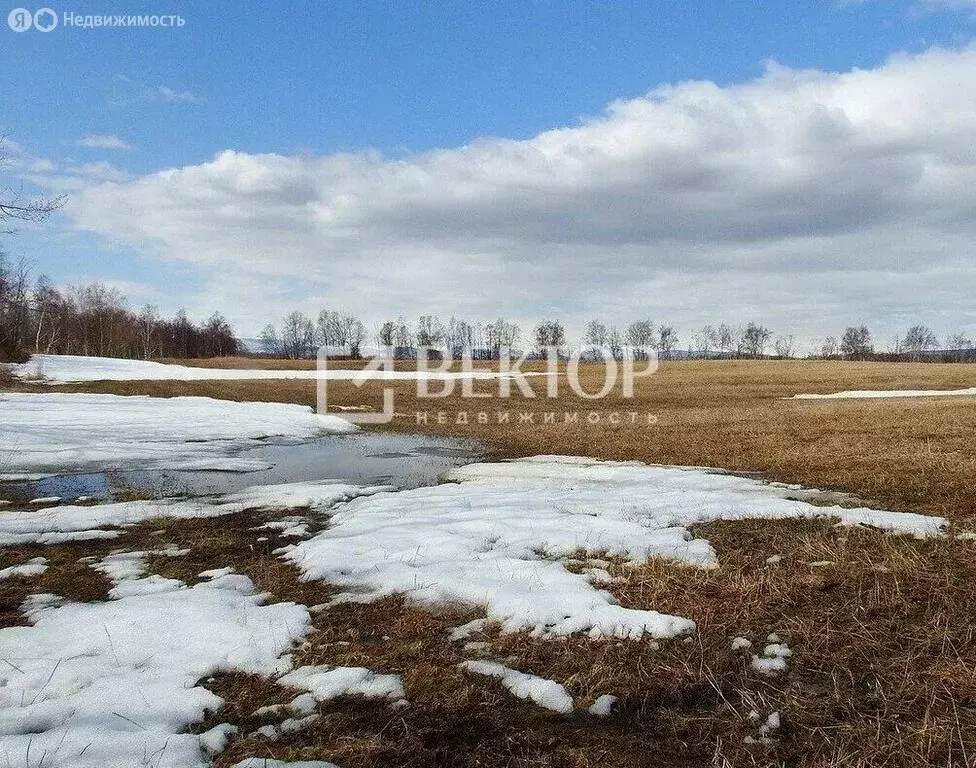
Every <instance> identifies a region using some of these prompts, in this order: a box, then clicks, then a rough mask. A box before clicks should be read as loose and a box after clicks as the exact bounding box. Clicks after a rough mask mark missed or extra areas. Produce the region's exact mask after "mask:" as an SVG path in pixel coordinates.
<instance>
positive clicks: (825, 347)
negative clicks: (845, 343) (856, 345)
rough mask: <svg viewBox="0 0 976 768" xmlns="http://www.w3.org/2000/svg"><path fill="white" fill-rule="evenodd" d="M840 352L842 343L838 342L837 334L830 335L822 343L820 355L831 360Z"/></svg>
mask: <svg viewBox="0 0 976 768" xmlns="http://www.w3.org/2000/svg"><path fill="white" fill-rule="evenodd" d="M838 354H840V345H839V344H838V343H837V337H836V336H828V337H827V338H826V339H824V340H823V343H822V344H821V345H820V357H822V358H824V359H825V360H829V359H830V358H832V357H837V355H838Z"/></svg>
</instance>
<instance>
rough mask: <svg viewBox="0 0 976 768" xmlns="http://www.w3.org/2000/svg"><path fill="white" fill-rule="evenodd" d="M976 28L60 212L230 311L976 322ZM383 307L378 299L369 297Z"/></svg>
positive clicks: (208, 171) (233, 162) (276, 159)
mask: <svg viewBox="0 0 976 768" xmlns="http://www.w3.org/2000/svg"><path fill="white" fill-rule="evenodd" d="M974 132H976V48H967V49H965V50H962V51H945V50H931V51H929V52H927V53H925V54H922V55H918V56H904V55H900V56H895V57H893V58H892V59H891V60H890V61H888V62H887V63H886V64H884V65H883V66H881V67H879V68H877V69H874V70H856V71H853V72H849V73H844V74H834V73H823V72H818V71H796V70H791V69H787V68H785V67H781V66H778V65H776V64H775V63H771V64H769V65H768V68H767V71H766V73H765V74H764V76H763V77H761V78H759V79H758V80H756V81H753V82H749V83H745V84H741V85H737V86H733V87H725V88H723V87H719V86H717V85H715V84H713V83H710V82H687V83H681V84H678V85H673V86H662V87H660V88H657V89H655V90H654V91H652V92H650V93H649V94H648V95H647V96H645V97H642V98H638V99H633V100H629V101H618V102H614V103H613V104H611V105H610V106H609V107H608V108H607V110H606V112H605V114H603V115H601V116H599V117H595V118H593V119H590V120H588V121H586V122H585V123H584V124H582V125H580V126H576V127H572V128H560V129H555V130H552V131H547V132H544V133H541V134H539V135H538V136H535V137H533V138H531V139H528V140H524V141H515V140H507V139H482V140H478V141H476V142H473V143H472V144H470V145H467V146H464V147H459V148H455V149H444V150H439V151H434V152H429V153H425V154H420V155H416V156H411V157H407V158H405V159H402V160H391V159H386V158H384V157H382V156H381V155H379V154H378V153H375V152H363V153H360V154H337V155H329V156H320V157H307V156H302V157H293V156H282V155H274V154H269V155H250V154H244V153H240V152H233V151H225V152H222V153H220V154H218V155H217V156H216V157H215V158H214V159H213V160H212V161H210V162H207V163H203V164H200V165H195V166H188V167H185V168H179V169H169V170H164V171H160V172H158V173H154V174H150V175H147V176H143V177H140V178H137V179H134V180H131V181H127V182H121V183H120V182H116V183H108V184H102V185H99V186H95V187H90V188H87V189H86V190H85V191H84V192H83V193H82V194H80V195H79V196H78V197H77V198H76V199H74V200H73V201H72V203H71V205H70V208H69V210H70V212H71V214H72V215H73V216H74V217H75V221H76V223H77V226H79V227H80V228H83V229H87V230H91V231H95V232H99V233H102V234H104V235H106V236H109V237H111V238H116V239H120V240H122V241H123V242H127V243H129V244H135V245H137V246H140V247H141V248H143V249H144V250H145V251H146V253H148V254H150V255H153V256H155V257H157V258H167V259H170V258H176V259H183V260H186V261H187V262H189V263H190V264H192V265H193V266H194V267H197V268H200V269H203V270H205V272H206V273H207V274H209V275H211V276H212V278H213V280H212V288H211V291H210V292H209V293H208V295H207V296H205V297H199V298H198V300H199V303H200V305H201V307H213V306H218V307H219V308H221V309H223V310H224V311H226V312H227V314H228V315H229V316H230V317H232V318H233V319H234V320H236V321H237V322H238V324H239V326H240V327H241V330H243V331H244V332H251V331H253V330H254V329H256V328H259V327H260V326H261V325H262V324H263V322H265V321H266V320H267V319H269V315H275V314H280V313H281V312H283V311H284V310H285V308H286V307H290V306H292V305H295V306H301V307H304V308H306V309H309V310H311V309H314V308H317V307H318V306H321V305H322V304H323V303H330V304H333V305H335V304H340V305H343V306H345V307H347V308H349V309H350V310H354V311H358V312H360V313H362V314H363V315H365V316H368V317H369V318H370V319H371V320H378V319H380V317H379V313H380V312H382V313H383V314H386V315H389V314H397V313H401V312H402V313H404V314H407V315H416V314H418V313H419V312H421V311H436V312H440V313H442V314H450V313H452V312H456V313H459V314H462V315H465V316H475V317H476V316H481V317H490V316H496V315H498V314H502V313H504V314H507V315H512V316H516V317H521V318H523V319H524V321H525V322H531V321H534V320H536V319H538V318H539V317H540V316H543V315H550V316H551V315H559V316H561V317H563V318H564V319H565V320H567V321H569V323H570V324H572V325H573V326H574V327H576V328H579V327H581V325H582V323H583V322H584V321H585V319H586V318H587V317H588V316H591V315H602V316H604V317H607V318H608V319H611V320H614V321H617V322H625V321H626V320H627V319H628V318H633V317H634V316H637V315H651V316H653V317H654V318H655V319H659V320H670V321H675V322H677V323H678V324H679V327H681V328H682V329H683V330H684V331H685V334H684V336H685V339H687V338H688V335H689V332H690V331H691V330H692V329H693V327H695V326H698V325H700V324H701V323H703V322H713V323H715V322H721V321H729V322H737V321H744V320H746V319H749V318H753V317H754V318H756V319H760V320H763V321H765V322H766V323H767V324H769V325H771V326H772V327H774V328H775V329H776V330H782V331H791V332H795V333H797V334H799V335H801V336H805V337H807V338H813V337H815V336H821V335H825V334H827V333H835V334H836V333H837V332H838V331H839V330H842V329H843V326H844V325H845V324H849V323H853V322H869V323H872V324H874V325H875V327H876V331H878V332H879V333H887V332H889V331H891V332H893V330H894V329H895V328H896V326H899V325H901V324H904V323H905V322H908V321H909V320H914V319H916V318H918V319H920V320H923V321H925V322H928V323H930V324H932V325H933V327H935V328H937V329H939V330H941V329H943V328H944V329H945V330H947V331H948V330H955V329H956V327H957V326H962V325H966V324H968V325H970V327H971V328H974V327H976V317H974V315H973V311H972V309H971V296H972V294H973V289H974V288H976V278H974V272H973V269H972V267H971V250H972V249H971V243H972V238H973V235H974V234H976V216H974V213H976V145H974V143H973V141H972V136H973V135H974ZM378 307H381V308H382V309H381V310H380V309H377V308H378Z"/></svg>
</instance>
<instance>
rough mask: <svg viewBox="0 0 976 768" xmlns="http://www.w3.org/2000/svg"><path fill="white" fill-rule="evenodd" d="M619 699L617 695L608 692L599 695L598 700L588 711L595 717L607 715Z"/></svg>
mask: <svg viewBox="0 0 976 768" xmlns="http://www.w3.org/2000/svg"><path fill="white" fill-rule="evenodd" d="M617 701H618V699H617V697H616V696H611V695H610V694H608V693H605V694H603V695H602V696H599V697H597V700H596V701H594V702H593V703H592V704H590V708H589V709H587V710H586V711H587V712H589V713H590V714H591V715H594V716H595V717H607V716H608V715H609V714H610V713H611V712H612V711H613V705H614V704H616V703H617Z"/></svg>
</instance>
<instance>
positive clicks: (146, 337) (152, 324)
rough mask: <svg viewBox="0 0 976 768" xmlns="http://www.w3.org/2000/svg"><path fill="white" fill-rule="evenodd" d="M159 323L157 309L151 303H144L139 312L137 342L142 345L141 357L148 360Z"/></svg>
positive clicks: (152, 350)
mask: <svg viewBox="0 0 976 768" xmlns="http://www.w3.org/2000/svg"><path fill="white" fill-rule="evenodd" d="M158 325H159V310H158V309H157V308H156V306H155V305H153V304H146V305H145V306H144V307H143V308H142V311H141V312H139V343H140V344H141V345H142V359H143V360H149V359H150V358H151V357H152V356H153V352H154V351H155V349H156V346H157V345H156V335H157V330H158Z"/></svg>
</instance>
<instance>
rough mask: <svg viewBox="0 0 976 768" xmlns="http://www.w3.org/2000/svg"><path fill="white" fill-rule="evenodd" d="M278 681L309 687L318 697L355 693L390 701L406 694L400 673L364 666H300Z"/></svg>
mask: <svg viewBox="0 0 976 768" xmlns="http://www.w3.org/2000/svg"><path fill="white" fill-rule="evenodd" d="M278 682H279V683H280V684H281V685H289V686H291V687H292V688H300V689H302V690H304V691H308V692H309V693H311V694H312V696H314V697H315V700H316V701H329V700H330V699H335V698H337V697H339V696H350V695H353V694H358V695H360V696H366V697H367V698H375V699H389V700H390V701H396V700H397V699H402V698H404V693H403V683H401V682H400V678H399V677H397V676H396V675H381V674H378V673H376V672H372V671H370V670H368V669H366V668H364V667H299V668H298V669H296V670H293V671H291V672H289V673H288V674H287V675H285V676H284V677H281V678H279V679H278Z"/></svg>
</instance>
